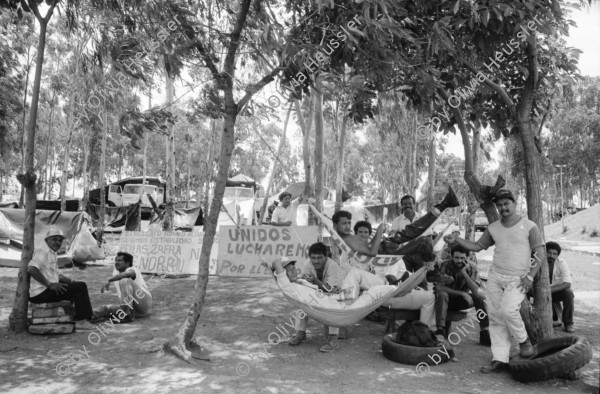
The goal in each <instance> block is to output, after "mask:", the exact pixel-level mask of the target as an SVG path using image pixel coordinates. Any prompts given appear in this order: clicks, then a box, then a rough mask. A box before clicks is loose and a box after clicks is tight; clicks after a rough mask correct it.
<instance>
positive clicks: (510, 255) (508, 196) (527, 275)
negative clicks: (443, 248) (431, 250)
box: [446, 190, 546, 373]
mask: <svg viewBox="0 0 600 394" xmlns="http://www.w3.org/2000/svg"><path fill="white" fill-rule="evenodd" d="M493 201H494V203H495V204H496V208H498V212H499V213H500V217H501V219H500V220H498V221H496V222H494V223H492V224H490V225H489V226H488V228H487V229H486V230H485V232H484V233H483V235H482V236H481V238H479V240H478V241H477V242H473V241H467V240H464V239H461V238H458V237H457V236H456V235H454V234H451V235H448V236H446V241H447V242H448V243H449V244H450V245H453V244H458V245H460V246H461V247H463V248H464V249H467V250H471V251H474V252H479V251H480V250H482V249H487V248H489V247H490V246H492V245H496V248H495V250H494V257H493V261H492V265H491V267H490V271H489V273H488V284H487V291H486V293H487V294H486V300H487V307H488V316H489V319H490V328H489V330H490V337H491V342H492V355H493V358H492V363H491V365H489V366H485V367H483V368H481V372H483V373H491V372H500V371H507V370H508V357H509V353H510V335H512V336H513V337H514V338H515V339H516V340H517V342H518V343H519V346H520V353H521V356H523V357H530V356H532V355H533V354H534V350H533V347H532V346H531V341H530V340H529V338H528V336H527V331H526V330H525V324H524V323H523V319H522V318H521V314H520V312H519V309H520V306H521V302H522V301H523V299H524V298H525V294H526V293H527V291H529V290H530V289H531V288H532V286H533V277H534V276H535V274H536V272H537V270H538V269H539V268H540V266H541V264H540V263H541V262H543V261H545V258H546V257H545V254H546V251H545V247H544V246H545V245H544V240H543V237H542V232H541V231H540V229H539V228H538V226H537V225H536V224H535V223H534V222H532V221H531V220H529V219H527V218H524V217H521V216H519V215H517V213H516V205H515V197H514V196H513V194H512V192H510V191H509V190H500V191H498V193H497V194H496V195H495V196H494V199H493ZM532 252H533V255H534V256H536V258H535V260H534V263H533V264H532V262H531V260H532V259H531V256H532Z"/></svg>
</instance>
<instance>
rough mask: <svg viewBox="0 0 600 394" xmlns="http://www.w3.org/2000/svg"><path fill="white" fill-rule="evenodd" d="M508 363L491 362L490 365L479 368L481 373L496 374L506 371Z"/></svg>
mask: <svg viewBox="0 0 600 394" xmlns="http://www.w3.org/2000/svg"><path fill="white" fill-rule="evenodd" d="M508 369H509V368H508V363H503V362H502V361H496V360H494V361H492V363H491V364H490V365H489V366H487V367H481V373H496V372H503V371H508Z"/></svg>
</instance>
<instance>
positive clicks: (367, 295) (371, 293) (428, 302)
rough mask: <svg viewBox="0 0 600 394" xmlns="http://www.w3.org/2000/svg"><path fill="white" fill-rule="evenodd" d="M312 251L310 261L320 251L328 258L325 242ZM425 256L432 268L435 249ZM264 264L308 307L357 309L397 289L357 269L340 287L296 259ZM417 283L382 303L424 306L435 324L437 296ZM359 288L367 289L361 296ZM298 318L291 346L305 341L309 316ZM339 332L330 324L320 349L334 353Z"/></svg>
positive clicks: (285, 290) (424, 316)
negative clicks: (314, 272)
mask: <svg viewBox="0 0 600 394" xmlns="http://www.w3.org/2000/svg"><path fill="white" fill-rule="evenodd" d="M321 249H322V250H321ZM310 250H311V252H309V254H310V256H311V261H312V260H313V257H316V255H317V254H318V255H322V257H323V258H325V259H326V257H325V253H326V249H325V245H323V244H322V243H320V242H319V243H316V244H313V245H311V248H310ZM423 258H424V259H425V260H427V261H430V262H431V263H429V264H430V268H432V267H433V260H434V258H435V256H434V254H433V249H430V250H429V253H428V254H427V255H425V256H423ZM263 264H264V265H267V266H269V268H271V269H272V270H273V271H274V272H275V278H276V280H277V283H278V285H279V287H280V288H281V290H282V291H283V293H284V294H285V295H286V296H288V297H290V298H292V299H294V300H296V301H299V302H301V303H303V304H306V305H307V306H308V307H309V308H314V307H318V308H322V309H330V310H333V311H335V310H338V311H349V310H357V309H361V308H364V307H368V306H370V305H373V304H375V303H376V302H377V301H378V300H380V299H381V298H383V297H385V296H386V295H389V294H390V293H391V292H393V291H394V290H396V289H397V286H394V285H389V284H380V283H381V281H380V278H378V277H377V276H375V275H373V274H371V273H369V272H366V271H361V270H357V269H352V270H350V272H349V273H348V275H347V276H346V277H345V278H344V279H343V281H342V282H341V289H340V288H339V287H337V286H331V285H330V284H329V283H327V280H326V278H325V277H323V278H321V279H319V278H318V276H319V275H318V272H319V268H321V267H316V269H317V276H314V275H313V273H311V272H310V270H306V272H304V273H302V272H301V271H300V270H299V269H296V267H295V261H286V262H282V261H281V258H278V259H276V260H275V261H273V262H272V264H271V265H268V263H266V262H263ZM333 266H337V264H336V263H335V262H333V263H332V267H331V268H333ZM305 269H306V267H305ZM417 284H418V283H417V282H415V284H414V286H412V287H408V288H407V289H405V290H406V292H408V294H406V292H405V293H404V295H402V296H397V297H394V298H391V299H390V300H387V301H385V302H384V303H383V305H384V306H390V307H392V308H401V309H413V310H414V309H421V316H420V319H421V320H422V321H423V322H425V323H426V324H428V325H430V326H431V327H434V326H435V310H434V305H435V296H434V295H433V293H430V292H426V291H423V290H420V289H419V290H413V289H414V287H416V286H417ZM323 290H325V292H323ZM360 290H362V291H364V292H363V293H362V294H361V295H360V296H359V295H358V294H359V291H360ZM296 319H297V321H296V324H295V329H296V332H295V334H294V336H293V337H292V339H291V341H290V342H289V344H290V345H299V344H300V343H302V342H304V341H305V340H306V324H307V321H308V317H306V316H305V317H304V318H302V319H300V318H298V317H297V318H296ZM338 335H339V328H337V327H329V340H328V342H327V343H326V344H324V345H323V346H321V348H320V349H319V350H320V351H321V352H331V351H333V350H335V349H337V348H338V346H339V342H338Z"/></svg>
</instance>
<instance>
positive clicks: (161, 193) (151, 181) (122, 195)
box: [89, 176, 167, 209]
mask: <svg viewBox="0 0 600 394" xmlns="http://www.w3.org/2000/svg"><path fill="white" fill-rule="evenodd" d="M142 182H143V177H141V176H137V177H132V178H126V179H122V180H120V181H117V182H113V183H111V184H109V185H106V186H105V187H104V193H105V194H104V198H105V201H106V205H107V206H109V207H125V206H128V205H131V204H135V203H137V202H138V200H139V198H140V193H141V192H143V193H142V208H145V209H150V208H152V205H151V204H150V200H149V199H148V196H147V194H150V195H151V196H152V198H153V199H154V201H155V202H156V204H157V205H161V204H164V203H165V202H166V201H167V195H166V190H167V183H166V182H164V181H162V180H161V179H159V178H157V177H149V176H147V177H146V184H145V185H142ZM142 188H143V189H142ZM100 193H101V191H100V189H93V190H90V194H89V201H90V203H92V204H96V205H100Z"/></svg>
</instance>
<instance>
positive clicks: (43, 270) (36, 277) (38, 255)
mask: <svg viewBox="0 0 600 394" xmlns="http://www.w3.org/2000/svg"><path fill="white" fill-rule="evenodd" d="M64 239H65V236H64V234H63V233H62V231H60V230H59V229H58V228H56V227H53V228H51V229H50V230H48V232H47V233H46V237H45V238H44V241H45V245H44V246H42V247H40V248H37V249H36V250H35V252H34V254H33V258H32V259H31V261H30V262H29V267H28V268H27V273H28V274H29V275H30V276H31V282H30V284H29V301H31V302H32V303H34V304H43V303H46V302H56V301H64V300H69V301H71V302H73V303H75V321H76V323H75V328H76V329H77V330H95V329H96V327H95V326H94V325H93V324H91V323H90V322H89V320H90V319H91V318H92V314H93V311H92V304H91V302H90V296H89V294H88V289H87V285H86V284H85V282H75V281H74V280H73V279H70V278H67V277H66V276H63V275H62V274H60V273H59V272H58V257H57V255H58V254H57V252H58V250H59V249H60V247H61V245H62V242H63V240H64Z"/></svg>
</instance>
